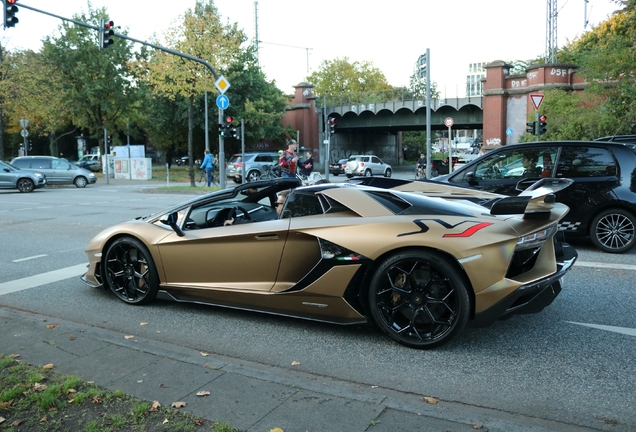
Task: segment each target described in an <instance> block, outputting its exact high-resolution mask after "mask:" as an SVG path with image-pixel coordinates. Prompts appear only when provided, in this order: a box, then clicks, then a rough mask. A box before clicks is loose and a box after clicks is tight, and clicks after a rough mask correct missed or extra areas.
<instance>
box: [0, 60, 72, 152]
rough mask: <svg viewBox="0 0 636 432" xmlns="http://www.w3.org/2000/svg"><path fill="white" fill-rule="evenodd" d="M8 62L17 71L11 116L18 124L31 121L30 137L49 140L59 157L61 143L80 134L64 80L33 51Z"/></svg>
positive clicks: (12, 82)
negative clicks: (72, 122)
mask: <svg viewBox="0 0 636 432" xmlns="http://www.w3.org/2000/svg"><path fill="white" fill-rule="evenodd" d="M7 62H8V63H9V64H10V65H11V66H12V69H13V73H12V75H11V78H10V80H9V82H10V88H11V94H12V97H11V98H10V99H9V100H8V101H7V102H6V111H7V113H8V114H9V116H10V117H11V118H12V119H14V122H15V123H16V124H17V119H27V120H29V126H28V129H29V133H30V136H37V135H40V136H46V137H48V139H49V152H50V153H51V154H52V155H54V156H58V155H59V153H58V151H57V142H58V140H59V139H60V138H62V137H63V136H65V135H69V134H72V133H74V132H75V131H76V128H74V127H72V126H71V115H70V110H69V105H68V104H67V103H66V100H65V97H64V96H65V92H64V87H63V85H62V80H61V77H60V76H58V75H57V74H55V70H54V69H53V68H52V67H51V65H50V64H48V63H47V62H46V61H45V59H44V57H43V56H42V54H40V53H36V52H33V51H30V50H28V51H18V52H14V53H10V54H9V56H8V57H7Z"/></svg>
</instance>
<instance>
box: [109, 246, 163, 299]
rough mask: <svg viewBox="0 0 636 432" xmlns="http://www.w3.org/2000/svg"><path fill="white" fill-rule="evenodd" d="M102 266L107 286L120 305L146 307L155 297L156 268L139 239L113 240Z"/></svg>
mask: <svg viewBox="0 0 636 432" xmlns="http://www.w3.org/2000/svg"><path fill="white" fill-rule="evenodd" d="M104 267H105V271H104V277H105V279H106V284H107V285H108V286H109V287H110V289H111V291H112V292H113V293H115V295H116V296H117V297H118V298H119V299H120V300H122V301H123V302H125V303H129V304H136V305H140V304H147V303H150V302H151V301H153V300H154V299H155V297H157V291H158V290H159V276H158V275H157V268H156V267H155V263H154V261H153V260H152V257H151V256H150V252H149V251H148V249H147V248H146V246H145V245H144V244H143V243H141V242H140V241H139V240H137V239H135V238H133V237H122V238H120V239H117V240H115V241H114V242H113V244H111V245H110V247H109V248H108V251H107V252H106V258H105V261H104Z"/></svg>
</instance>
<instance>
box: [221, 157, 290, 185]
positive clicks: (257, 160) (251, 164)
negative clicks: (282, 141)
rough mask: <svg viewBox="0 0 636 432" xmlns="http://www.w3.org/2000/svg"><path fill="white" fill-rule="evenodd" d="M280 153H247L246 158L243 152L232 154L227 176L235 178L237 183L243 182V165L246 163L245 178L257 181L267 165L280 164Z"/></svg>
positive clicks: (226, 170)
mask: <svg viewBox="0 0 636 432" xmlns="http://www.w3.org/2000/svg"><path fill="white" fill-rule="evenodd" d="M279 156H280V155H279V154H278V153H274V152H255V153H245V159H243V155H242V154H241V153H237V154H235V155H234V156H232V157H231V158H230V160H229V162H228V163H227V167H226V168H225V176H226V177H227V178H229V179H232V180H234V182H235V183H242V178H243V165H245V178H246V179H247V181H248V182H253V181H257V180H259V179H260V178H261V176H262V175H263V174H264V173H265V168H263V167H264V166H265V165H278V158H279Z"/></svg>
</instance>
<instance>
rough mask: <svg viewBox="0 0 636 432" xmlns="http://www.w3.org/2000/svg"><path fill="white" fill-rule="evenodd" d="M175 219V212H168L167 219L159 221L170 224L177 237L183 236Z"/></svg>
mask: <svg viewBox="0 0 636 432" xmlns="http://www.w3.org/2000/svg"><path fill="white" fill-rule="evenodd" d="M177 220H178V216H177V213H170V214H169V215H168V218H167V219H164V220H161V223H162V224H164V225H168V226H170V228H172V229H173V230H174V232H176V233H177V235H178V236H179V237H183V236H184V235H185V233H184V232H183V231H182V230H181V228H179V225H177Z"/></svg>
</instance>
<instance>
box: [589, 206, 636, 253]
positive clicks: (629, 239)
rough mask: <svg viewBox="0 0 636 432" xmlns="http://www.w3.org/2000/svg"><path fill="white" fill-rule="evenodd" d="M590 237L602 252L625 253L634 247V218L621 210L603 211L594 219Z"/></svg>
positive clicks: (635, 221) (635, 240) (635, 242)
mask: <svg viewBox="0 0 636 432" xmlns="http://www.w3.org/2000/svg"><path fill="white" fill-rule="evenodd" d="M590 237H591V239H592V243H594V246H596V247H597V248H599V249H600V250H602V251H604V252H609V253H624V252H627V251H629V250H630V249H632V248H633V247H634V246H635V245H636V217H635V216H634V215H633V214H632V213H630V212H628V211H627V210H623V209H610V210H605V211H604V212H602V213H599V215H598V216H596V217H595V218H594V221H593V222H592V228H591V230H590Z"/></svg>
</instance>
